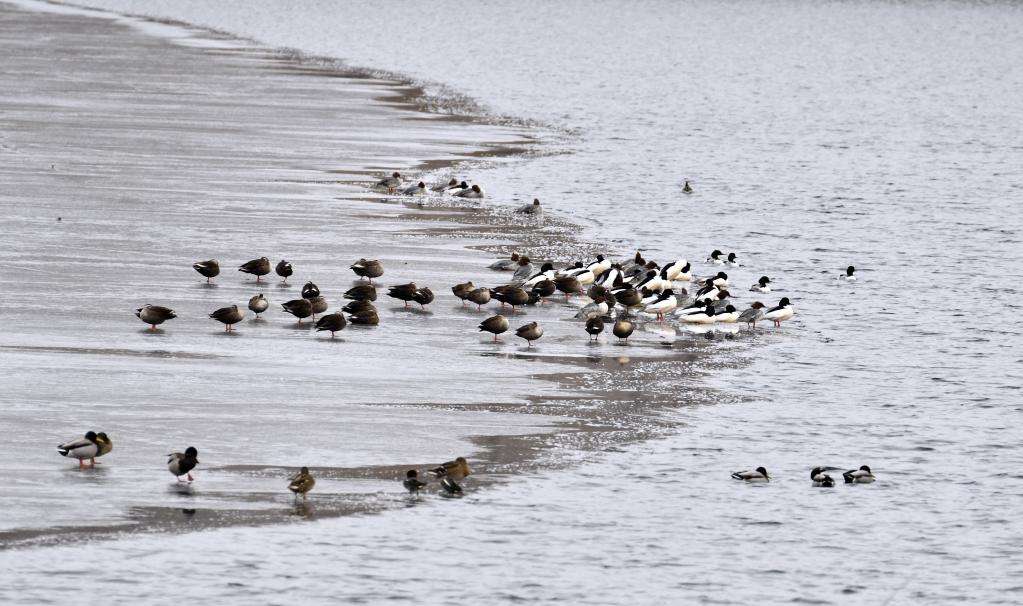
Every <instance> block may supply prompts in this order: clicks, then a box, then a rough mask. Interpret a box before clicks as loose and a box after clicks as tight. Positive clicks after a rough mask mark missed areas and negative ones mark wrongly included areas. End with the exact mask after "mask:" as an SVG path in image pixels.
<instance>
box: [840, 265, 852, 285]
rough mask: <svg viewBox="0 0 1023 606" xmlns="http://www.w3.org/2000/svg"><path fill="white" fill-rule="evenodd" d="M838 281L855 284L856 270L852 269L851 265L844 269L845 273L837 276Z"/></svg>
mask: <svg viewBox="0 0 1023 606" xmlns="http://www.w3.org/2000/svg"><path fill="white" fill-rule="evenodd" d="M838 279H839V280H845V281H846V282H855V281H856V268H855V267H853V266H852V265H850V266H849V267H846V268H845V273H844V274H842V275H840V276H838Z"/></svg>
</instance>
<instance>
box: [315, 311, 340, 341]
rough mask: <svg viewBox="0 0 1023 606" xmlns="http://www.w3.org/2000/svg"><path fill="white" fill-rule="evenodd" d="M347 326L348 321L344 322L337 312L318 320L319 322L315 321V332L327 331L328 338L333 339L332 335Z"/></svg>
mask: <svg viewBox="0 0 1023 606" xmlns="http://www.w3.org/2000/svg"><path fill="white" fill-rule="evenodd" d="M347 325H348V320H345V317H344V315H342V314H341V312H339V311H335V312H334V313H332V314H327V315H325V316H323V317H322V318H320V319H319V320H317V321H316V330H317V332H319V331H324V330H329V331H330V338H331V339H333V338H334V333H336V332H341V331H342V330H344V328H345V326H347Z"/></svg>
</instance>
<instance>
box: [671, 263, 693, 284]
mask: <svg viewBox="0 0 1023 606" xmlns="http://www.w3.org/2000/svg"><path fill="white" fill-rule="evenodd" d="M664 268H665V271H666V275H667V278H668V279H669V280H673V281H677V282H688V281H690V280H692V279H693V273H692V267H691V266H690V265H689V262H688V261H686V260H685V259H679V260H678V261H675V262H674V263H669V264H668V265H666V266H665V267H664Z"/></svg>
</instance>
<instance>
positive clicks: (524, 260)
mask: <svg viewBox="0 0 1023 606" xmlns="http://www.w3.org/2000/svg"><path fill="white" fill-rule="evenodd" d="M514 270H515V273H513V274H512V278H511V282H512V284H518V283H521V282H525V281H526V280H528V279H529V278H530V277H531V276H533V275H535V274H536V267H534V266H533V262H532V261H530V260H529V257H527V256H525V255H523V256H521V257H519V260H518V261H517V262H516V264H515V267H514Z"/></svg>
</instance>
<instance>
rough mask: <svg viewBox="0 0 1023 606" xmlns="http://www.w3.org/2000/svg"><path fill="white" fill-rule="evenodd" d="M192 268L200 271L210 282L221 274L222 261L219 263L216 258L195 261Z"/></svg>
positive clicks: (207, 281)
mask: <svg viewBox="0 0 1023 606" xmlns="http://www.w3.org/2000/svg"><path fill="white" fill-rule="evenodd" d="M192 269H194V270H195V271H197V272H199V275H201V276H202V277H204V278H206V283H207V284H209V282H210V280H212V279H213V278H216V277H217V276H218V275H220V263H218V262H217V260H216V259H210V260H209V261H199V262H198V263H193V264H192Z"/></svg>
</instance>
